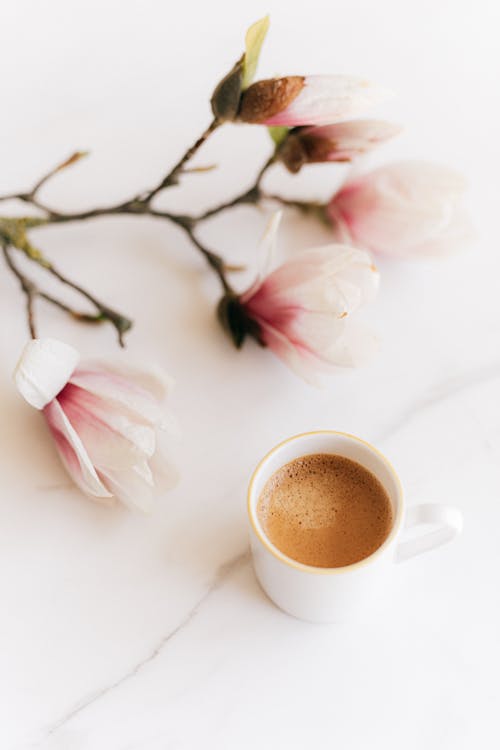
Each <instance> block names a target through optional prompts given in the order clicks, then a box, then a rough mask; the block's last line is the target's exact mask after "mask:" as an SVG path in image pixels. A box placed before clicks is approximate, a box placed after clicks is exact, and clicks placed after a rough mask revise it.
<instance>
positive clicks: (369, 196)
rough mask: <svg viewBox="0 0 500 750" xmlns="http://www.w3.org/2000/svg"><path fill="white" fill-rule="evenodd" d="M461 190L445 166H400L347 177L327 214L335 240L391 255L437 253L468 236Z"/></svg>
mask: <svg viewBox="0 0 500 750" xmlns="http://www.w3.org/2000/svg"><path fill="white" fill-rule="evenodd" d="M464 191H465V181H464V179H463V177H462V176H461V175H460V174H458V173H457V172H455V171H454V170H452V169H450V168H449V167H444V166H441V165H438V164H431V163H426V162H417V161H414V162H412V161H409V162H400V163H398V164H391V165H389V166H384V167H379V168H378V169H375V170H373V171H372V172H368V173H366V174H361V175H354V176H353V177H351V179H349V180H348V181H347V182H346V183H345V185H343V187H342V188H341V189H340V190H339V192H338V193H336V195H334V196H333V198H332V199H331V201H330V203H329V205H328V207H327V212H328V215H329V217H330V219H331V221H332V225H333V227H334V232H335V236H336V238H337V239H339V240H341V241H344V242H352V243H353V244H356V245H358V246H361V247H365V248H367V249H368V250H371V251H373V252H376V253H385V254H387V255H393V256H410V255H441V254H445V253H448V252H450V251H452V250H456V249H458V248H459V247H461V246H463V245H465V244H467V243H468V242H470V240H471V239H472V237H473V234H474V233H473V230H472V227H471V224H470V221H469V219H468V216H467V214H466V212H465V210H464V208H463V207H462V197H463V193H464Z"/></svg>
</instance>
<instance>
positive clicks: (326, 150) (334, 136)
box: [278, 120, 401, 172]
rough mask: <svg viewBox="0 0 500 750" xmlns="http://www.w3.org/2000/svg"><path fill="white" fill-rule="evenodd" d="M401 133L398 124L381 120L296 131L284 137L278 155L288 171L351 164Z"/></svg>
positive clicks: (359, 121) (350, 122)
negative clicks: (334, 162)
mask: <svg viewBox="0 0 500 750" xmlns="http://www.w3.org/2000/svg"><path fill="white" fill-rule="evenodd" d="M400 132H401V128H400V127H399V126H398V125H394V124H393V123H390V122H384V121H383V120H348V121H347V122H337V123H335V124H334V125H322V126H321V127H308V128H299V130H297V131H294V132H293V133H291V134H290V135H289V136H288V137H287V138H286V140H285V141H284V143H283V145H282V147H281V148H280V150H279V152H278V153H279V157H280V159H281V161H283V162H284V163H285V165H286V166H287V167H288V169H289V170H290V171H291V172H298V171H299V169H300V168H301V167H302V166H303V165H304V164H314V163H320V162H329V161H337V162H339V161H340V162H345V161H352V160H353V159H355V158H356V157H358V156H361V155H362V154H364V153H366V152H367V151H370V150H371V149H372V148H374V147H375V146H377V145H378V144H379V143H383V141H386V140H388V139H389V138H392V137H393V136H395V135H397V134H398V133H400Z"/></svg>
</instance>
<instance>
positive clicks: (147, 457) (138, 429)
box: [14, 339, 168, 511]
mask: <svg viewBox="0 0 500 750" xmlns="http://www.w3.org/2000/svg"><path fill="white" fill-rule="evenodd" d="M14 380H15V383H16V385H17V388H18V390H19V392H20V393H21V395H22V396H23V397H24V398H25V399H26V401H27V402H28V403H29V404H31V406H34V407H35V408H36V409H40V410H42V411H43V414H44V416H45V419H46V420H47V423H48V426H49V428H50V431H51V433H52V436H53V438H54V440H55V444H56V447H57V450H58V452H59V455H60V457H61V460H62V462H63V464H64V466H65V467H66V469H67V471H68V473H69V474H70V476H71V478H72V479H73V481H74V482H75V483H76V484H77V485H78V487H80V489H81V490H83V492H85V493H86V494H87V495H90V496H91V497H93V498H95V499H97V500H101V501H103V502H109V501H110V499H111V498H118V499H119V500H121V501H122V502H123V503H125V504H126V505H128V506H130V507H134V508H139V509H141V510H145V511H146V510H149V509H150V507H151V504H152V500H153V493H154V489H155V474H157V473H158V472H157V471H156V470H158V471H159V473H163V470H164V464H163V462H162V461H161V460H160V457H159V455H158V441H157V438H158V429H159V428H160V427H161V426H162V415H163V414H162V402H163V401H164V399H165V396H166V392H167V388H168V381H167V380H166V378H165V377H164V376H163V374H161V373H159V372H157V371H146V370H144V369H136V368H133V367H128V366H127V367H124V366H119V367H118V366H116V365H113V364H111V363H109V362H81V363H80V362H79V354H78V352H77V351H76V350H75V349H73V347H71V346H68V345H67V344H64V343H62V342H60V341H57V340H55V339H35V340H33V341H30V342H29V343H28V344H27V346H26V348H25V349H24V352H23V354H22V356H21V359H20V361H19V363H18V365H17V368H16V371H15V373H14Z"/></svg>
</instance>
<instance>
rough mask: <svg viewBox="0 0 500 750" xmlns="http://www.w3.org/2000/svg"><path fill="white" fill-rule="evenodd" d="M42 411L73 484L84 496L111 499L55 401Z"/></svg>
mask: <svg viewBox="0 0 500 750" xmlns="http://www.w3.org/2000/svg"><path fill="white" fill-rule="evenodd" d="M43 411H44V415H45V417H46V419H47V423H48V425H49V427H50V430H51V432H52V434H53V436H54V440H55V444H56V448H57V450H58V453H59V455H60V457H61V460H62V462H63V464H64V466H65V467H66V470H67V471H68V473H69V475H70V476H71V478H72V479H73V481H74V482H75V484H76V485H77V486H78V487H79V488H80V489H81V490H82V491H83V492H84V493H85V494H86V495H90V496H92V497H97V498H106V497H111V493H110V492H109V491H108V490H107V489H106V487H105V486H104V485H103V483H102V481H101V480H100V478H99V476H98V474H97V472H96V470H95V468H94V465H93V463H92V461H91V460H90V457H89V455H88V453H87V451H86V450H85V447H84V445H83V443H82V441H81V440H80V437H79V436H78V434H77V433H76V431H75V430H74V428H73V426H72V425H71V423H70V421H69V419H68V418H67V416H66V415H65V413H64V411H63V409H62V407H61V405H60V404H59V402H58V401H57V399H54V400H53V401H51V402H50V403H49V404H47V406H46V407H45V408H44V410H43Z"/></svg>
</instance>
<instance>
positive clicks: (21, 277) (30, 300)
mask: <svg viewBox="0 0 500 750" xmlns="http://www.w3.org/2000/svg"><path fill="white" fill-rule="evenodd" d="M2 251H3V254H4V258H5V261H6V263H7V266H8V267H9V269H10V270H11V271H12V273H13V274H14V276H15V277H16V278H17V279H18V281H19V283H20V285H21V288H22V290H23V292H24V293H25V295H26V307H27V314H28V327H29V330H30V334H31V337H32V338H36V327H35V321H34V311H33V304H34V301H35V299H36V297H40V299H44V300H45V301H46V302H49V303H50V304H51V305H54V306H55V307H58V308H59V309H60V310H64V312H66V313H68V314H69V315H71V317H72V318H74V319H75V320H79V321H82V322H84V323H102V322H103V321H104V320H108V319H109V318H108V317H107V316H105V315H103V313H102V312H98V313H97V314H96V315H92V314H91V313H85V312H81V311H79V310H75V309H74V308H73V307H71V306H70V305H68V304H66V303H65V302H62V301H61V300H60V299H57V297H54V296H53V295H51V294H48V293H47V292H45V291H43V290H41V289H39V288H38V286H37V285H36V284H35V283H34V282H33V281H31V279H28V277H27V276H26V275H25V274H24V273H23V272H22V271H21V270H20V269H19V268H18V267H17V266H16V264H15V263H14V260H13V258H12V255H11V252H10V248H9V247H7V245H4V244H2ZM47 270H48V271H49V272H53V269H50V268H47ZM54 275H57V276H58V277H59V278H60V280H61V281H62V278H61V276H60V274H57V273H56V274H54ZM63 283H67V282H63ZM69 285H70V286H73V288H74V285H72V284H71V282H70V283H69ZM83 293H84V296H87V293H86V292H83Z"/></svg>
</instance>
